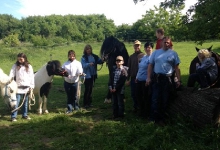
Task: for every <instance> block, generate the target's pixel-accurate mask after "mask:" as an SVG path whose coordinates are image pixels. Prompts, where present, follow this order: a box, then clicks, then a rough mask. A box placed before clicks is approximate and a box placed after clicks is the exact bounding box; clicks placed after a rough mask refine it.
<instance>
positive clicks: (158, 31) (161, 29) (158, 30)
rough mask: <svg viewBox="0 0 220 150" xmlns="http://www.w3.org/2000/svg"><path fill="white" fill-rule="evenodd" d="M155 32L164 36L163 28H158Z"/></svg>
mask: <svg viewBox="0 0 220 150" xmlns="http://www.w3.org/2000/svg"><path fill="white" fill-rule="evenodd" d="M156 32H157V33H160V34H162V35H164V29H163V28H158V29H157V30H156Z"/></svg>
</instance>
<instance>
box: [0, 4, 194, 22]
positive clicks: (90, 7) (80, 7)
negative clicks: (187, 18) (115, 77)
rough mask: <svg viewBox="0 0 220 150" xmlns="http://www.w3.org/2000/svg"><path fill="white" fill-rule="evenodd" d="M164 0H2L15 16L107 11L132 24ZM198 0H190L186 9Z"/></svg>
mask: <svg viewBox="0 0 220 150" xmlns="http://www.w3.org/2000/svg"><path fill="white" fill-rule="evenodd" d="M162 1H164V0H145V1H144V2H139V3H137V4H136V5H135V4H134V2H133V0H0V14H10V15H12V16H13V17H15V18H18V19H21V18H22V17H24V18H25V17H28V16H35V15H41V16H45V15H51V14H56V15H68V14H73V15H89V14H104V15H105V16H106V18H107V19H112V20H113V21H114V23H115V25H121V24H129V25H132V24H133V23H134V22H136V21H137V20H138V19H141V18H142V15H144V14H146V10H149V9H154V5H155V6H157V7H158V6H159V4H160V2H162ZM196 2H197V0H186V7H185V11H183V13H185V12H186V10H187V9H188V8H189V7H190V6H191V5H193V4H195V3H196Z"/></svg>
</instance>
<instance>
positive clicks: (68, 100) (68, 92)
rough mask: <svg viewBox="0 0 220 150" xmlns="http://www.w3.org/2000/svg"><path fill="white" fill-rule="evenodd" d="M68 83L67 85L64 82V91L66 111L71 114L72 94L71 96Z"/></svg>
mask: <svg viewBox="0 0 220 150" xmlns="http://www.w3.org/2000/svg"><path fill="white" fill-rule="evenodd" d="M70 86H71V85H70V83H67V82H65V81H64V89H65V92H66V95H67V109H68V111H70V112H72V111H73V104H72V97H71V96H72V94H71V90H70V88H71V87H70Z"/></svg>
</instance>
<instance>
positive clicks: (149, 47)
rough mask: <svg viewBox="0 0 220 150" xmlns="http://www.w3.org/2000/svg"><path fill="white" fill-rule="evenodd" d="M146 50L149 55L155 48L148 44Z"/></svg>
mask: <svg viewBox="0 0 220 150" xmlns="http://www.w3.org/2000/svg"><path fill="white" fill-rule="evenodd" d="M144 50H145V52H146V54H147V55H150V54H151V53H152V50H153V48H152V47H151V46H148V47H145V48H144Z"/></svg>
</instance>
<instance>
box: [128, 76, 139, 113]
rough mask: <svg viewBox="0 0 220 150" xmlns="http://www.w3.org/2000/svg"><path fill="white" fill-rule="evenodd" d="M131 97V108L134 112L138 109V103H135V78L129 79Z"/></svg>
mask: <svg viewBox="0 0 220 150" xmlns="http://www.w3.org/2000/svg"><path fill="white" fill-rule="evenodd" d="M130 84H131V97H132V100H133V108H134V109H135V110H137V109H138V103H137V98H136V83H135V78H131V83H130Z"/></svg>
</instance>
